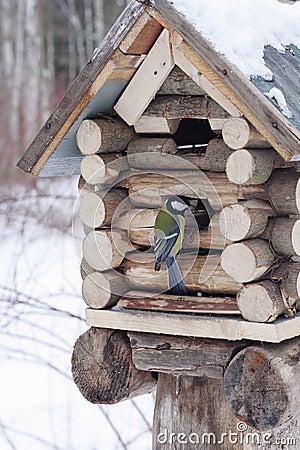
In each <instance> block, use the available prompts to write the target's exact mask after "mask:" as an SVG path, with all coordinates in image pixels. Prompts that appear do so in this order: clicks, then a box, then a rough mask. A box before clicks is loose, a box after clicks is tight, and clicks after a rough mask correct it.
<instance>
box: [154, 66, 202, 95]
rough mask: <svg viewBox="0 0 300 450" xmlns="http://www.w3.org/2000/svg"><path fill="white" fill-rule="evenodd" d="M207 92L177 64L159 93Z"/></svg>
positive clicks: (200, 93)
mask: <svg viewBox="0 0 300 450" xmlns="http://www.w3.org/2000/svg"><path fill="white" fill-rule="evenodd" d="M204 94H205V92H204V91H203V89H201V88H200V87H199V86H198V85H197V84H196V83H195V81H193V80H192V79H191V78H190V77H189V76H187V75H186V74H185V73H184V72H183V71H182V70H181V69H180V68H179V67H178V66H175V67H174V69H173V70H172V72H171V73H170V74H169V76H168V78H167V79H166V81H165V82H164V84H163V85H162V86H161V88H160V90H159V91H158V92H157V95H198V96H199V95H204Z"/></svg>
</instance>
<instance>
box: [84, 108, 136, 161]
mask: <svg viewBox="0 0 300 450" xmlns="http://www.w3.org/2000/svg"><path fill="white" fill-rule="evenodd" d="M135 136H136V134H135V132H134V130H133V128H131V127H129V126H128V125H126V123H125V122H123V120H120V119H115V118H112V117H109V118H106V119H95V120H91V119H85V120H83V121H82V122H81V124H80V127H79V128H78V131H77V135H76V139H77V145H78V147H79V150H80V151H81V153H82V154H83V155H93V154H95V153H112V152H121V151H123V150H125V149H126V148H127V145H128V144H129V142H130V141H131V140H132V139H133V138H134V137H135Z"/></svg>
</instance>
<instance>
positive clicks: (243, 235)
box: [219, 200, 275, 242]
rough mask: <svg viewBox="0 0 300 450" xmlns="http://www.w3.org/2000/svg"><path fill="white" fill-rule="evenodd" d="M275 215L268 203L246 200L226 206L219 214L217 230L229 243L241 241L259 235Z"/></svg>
mask: <svg viewBox="0 0 300 450" xmlns="http://www.w3.org/2000/svg"><path fill="white" fill-rule="evenodd" d="M274 214H275V213H274V211H273V209H272V208H271V206H270V204H269V203H268V202H265V201H262V200H248V201H246V202H241V203H236V204H234V205H230V206H226V207H225V208H224V209H223V210H222V211H221V213H220V216H219V217H220V218H219V228H220V231H221V233H222V234H223V236H224V237H225V238H226V239H228V240H229V241H234V242H235V241H241V240H243V239H250V238H254V237H257V236H259V235H261V234H262V233H263V232H264V230H265V228H266V226H267V224H268V219H269V217H270V216H273V215H274Z"/></svg>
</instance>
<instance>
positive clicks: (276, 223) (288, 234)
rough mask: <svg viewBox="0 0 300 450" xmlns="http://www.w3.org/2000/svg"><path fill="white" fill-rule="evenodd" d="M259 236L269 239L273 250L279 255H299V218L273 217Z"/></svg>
mask: <svg viewBox="0 0 300 450" xmlns="http://www.w3.org/2000/svg"><path fill="white" fill-rule="evenodd" d="M261 237H262V238H263V239H267V240H268V241H271V242H272V246H273V248H274V250H275V251H276V252H277V253H280V254H281V255H285V256H292V255H298V256H300V219H289V218H288V217H274V218H272V219H270V220H269V222H268V226H267V227H266V229H265V231H264V232H263V234H262V236H261Z"/></svg>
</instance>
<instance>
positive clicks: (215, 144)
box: [127, 138, 234, 172]
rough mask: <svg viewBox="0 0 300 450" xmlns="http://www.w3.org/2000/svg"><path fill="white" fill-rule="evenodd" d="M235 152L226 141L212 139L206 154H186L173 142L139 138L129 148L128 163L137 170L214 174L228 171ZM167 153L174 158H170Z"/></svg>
mask: <svg viewBox="0 0 300 450" xmlns="http://www.w3.org/2000/svg"><path fill="white" fill-rule="evenodd" d="M170 141H171V142H170ZM233 152H234V150H232V149H231V148H229V147H228V146H227V145H226V144H224V142H223V141H222V139H212V140H211V141H210V142H209V143H208V145H207V147H206V151H205V153H201V154H200V155H197V154H195V153H187V154H186V153H182V152H181V151H180V150H177V146H176V143H175V141H174V140H172V139H159V138H138V139H134V140H133V141H131V142H130V144H129V145H128V149H127V155H128V163H129V165H130V167H133V168H136V169H148V170H149V169H164V170H193V169H195V170H196V169H201V170H210V171H212V172H224V171H225V167H226V162H227V159H228V157H229V156H230V155H231V154H232V153H233ZM166 153H167V154H170V155H172V156H166ZM175 154H176V158H174V156H173V155H175Z"/></svg>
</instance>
